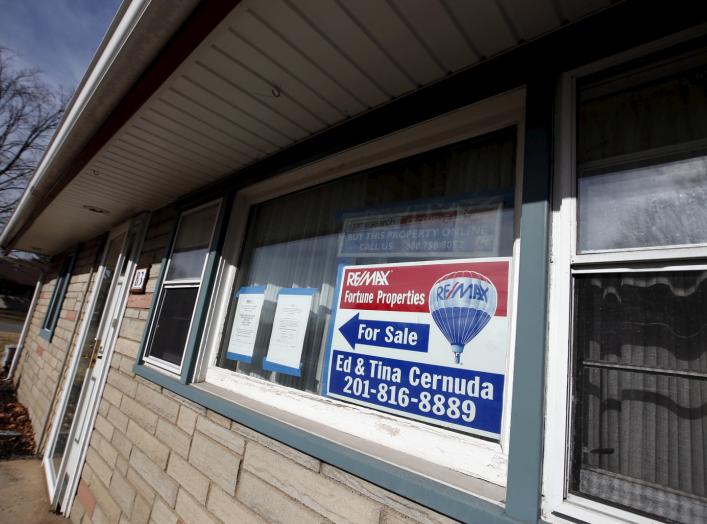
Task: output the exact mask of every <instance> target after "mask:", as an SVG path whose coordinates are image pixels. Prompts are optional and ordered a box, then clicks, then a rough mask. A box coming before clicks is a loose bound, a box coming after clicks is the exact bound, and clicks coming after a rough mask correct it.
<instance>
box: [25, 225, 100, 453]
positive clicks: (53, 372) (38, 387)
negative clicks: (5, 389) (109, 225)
mask: <svg viewBox="0 0 707 524" xmlns="http://www.w3.org/2000/svg"><path fill="white" fill-rule="evenodd" d="M102 247H103V237H101V238H97V239H94V240H92V241H89V242H86V243H84V244H82V245H81V246H79V251H78V253H77V257H76V261H75V263H74V269H73V271H72V274H71V278H70V279H69V285H68V287H67V290H66V295H65V297H64V303H63V305H62V308H61V312H60V314H59V320H58V322H57V325H56V329H55V330H54V336H53V337H52V340H51V342H49V341H48V340H46V339H45V338H42V337H41V336H40V335H39V332H40V330H41V328H42V324H43V323H44V317H45V316H46V314H47V308H48V307H49V301H50V300H51V296H52V293H53V291H54V286H55V285H56V280H57V276H58V274H57V273H58V271H59V269H60V267H61V263H62V261H63V259H64V255H65V254H64V253H62V254H60V255H57V256H55V257H54V258H53V259H52V261H51V263H50V268H49V271H48V272H47V275H45V277H44V283H43V285H42V289H41V291H40V295H39V297H38V299H37V306H36V307H35V309H34V314H33V316H32V321H31V324H30V328H29V331H28V333H27V336H26V338H25V342H24V348H23V350H22V355H21V357H20V361H19V362H18V367H17V370H16V372H15V375H14V380H15V384H16V385H17V397H18V400H19V401H20V402H21V403H23V404H24V405H25V406H26V407H27V411H28V412H29V416H30V419H31V421H32V425H33V427H34V438H35V444H36V446H37V450H38V451H41V450H42V448H43V446H44V444H45V442H44V441H45V439H46V436H47V435H48V434H49V430H50V428H51V415H52V414H53V412H54V410H55V409H56V407H57V403H58V402H57V400H58V397H59V395H60V393H61V387H62V386H63V380H64V378H65V375H66V372H67V371H68V369H67V368H68V367H69V366H68V365H67V364H68V357H69V349H70V348H71V349H72V350H73V347H74V345H75V343H76V339H77V338H78V336H79V330H80V326H81V322H82V320H83V315H84V313H85V310H86V305H87V304H88V302H89V298H90V293H91V291H92V286H93V280H94V279H93V273H92V271H93V270H94V269H95V266H96V265H97V263H98V262H99V261H98V260H97V257H98V256H100V253H101V252H102ZM89 280H90V281H89Z"/></svg>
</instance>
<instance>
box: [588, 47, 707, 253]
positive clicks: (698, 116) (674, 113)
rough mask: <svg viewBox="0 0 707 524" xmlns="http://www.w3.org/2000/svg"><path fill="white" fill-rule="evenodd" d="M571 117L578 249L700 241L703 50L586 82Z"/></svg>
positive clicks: (706, 89) (706, 124)
mask: <svg viewBox="0 0 707 524" xmlns="http://www.w3.org/2000/svg"><path fill="white" fill-rule="evenodd" d="M676 71H677V72H676ZM578 120H579V121H578V141H577V158H578V166H577V171H578V177H577V194H578V226H579V227H578V243H577V250H578V251H579V252H586V251H598V250H611V249H628V248H642V247H659V246H676V245H685V244H688V245H689V244H704V243H707V228H705V227H704V224H705V223H707V207H706V206H705V205H704V203H705V202H706V201H707V156H706V155H707V143H705V140H707V58H706V57H705V56H704V53H703V54H702V55H699V56H689V57H685V58H682V59H680V60H674V61H673V62H671V63H670V64H668V65H667V66H666V67H665V68H656V67H644V68H637V69H635V70H632V71H630V72H628V73H627V72H623V73H621V74H620V75H619V76H617V77H610V78H605V77H602V78H599V79H594V80H590V81H588V82H585V83H584V84H583V85H582V86H580V90H579V108H578Z"/></svg>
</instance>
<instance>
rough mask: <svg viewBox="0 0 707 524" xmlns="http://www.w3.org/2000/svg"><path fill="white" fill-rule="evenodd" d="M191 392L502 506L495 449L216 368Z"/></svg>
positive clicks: (502, 459) (501, 465)
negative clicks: (211, 397)
mask: <svg viewBox="0 0 707 524" xmlns="http://www.w3.org/2000/svg"><path fill="white" fill-rule="evenodd" d="M194 386H195V387H197V388H199V389H202V390H203V391H206V392H208V393H211V394H213V395H217V396H219V397H221V398H223V399H225V400H228V401H229V402H233V403H235V404H238V405H240V406H242V407H245V408H247V409H250V410H252V411H255V412H257V413H260V414H262V415H264V416H267V417H270V418H273V419H275V420H277V421H279V422H282V423H285V424H287V425H289V426H292V427H294V428H297V429H299V430H302V431H305V432H307V433H311V434H313V435H316V436H318V437H320V438H324V439H326V440H329V441H331V442H334V443H336V444H338V445H341V446H344V447H346V448H349V449H354V450H356V451H359V452H361V453H364V454H366V455H368V456H370V457H372V458H375V459H378V460H381V461H383V462H387V463H390V464H394V465H396V466H398V467H401V468H404V469H407V470H409V471H412V472H415V473H417V474H420V475H422V476H425V477H428V478H431V479H434V480H436V481H438V482H442V483H444V484H448V485H450V486H454V487H455V488H458V489H461V490H464V491H467V492H469V493H470V494H473V495H474V496H477V497H480V498H482V499H484V500H486V501H489V502H492V503H495V504H502V503H503V502H504V500H505V494H506V493H505V492H506V490H505V485H506V473H507V457H506V455H505V454H504V453H503V451H502V449H501V446H500V445H499V444H497V443H494V442H488V441H485V440H481V439H478V438H475V437H472V436H469V435H464V434H461V433H457V432H450V431H448V430H445V429H442V428H435V427H431V426H427V425H425V424H421V423H418V422H415V421H409V420H406V419H400V418H398V417H394V416H392V415H387V414H385V413H378V412H374V411H372V410H370V409H367V408H363V407H359V406H355V405H353V404H347V403H344V402H340V401H337V400H333V399H327V398H324V397H319V396H317V395H314V394H311V393H304V392H301V391H296V390H292V389H289V388H286V387H283V386H280V385H277V384H273V383H270V382H267V381H264V380H260V379H256V378H252V377H246V376H240V375H237V374H236V373H232V372H230V371H226V370H221V369H217V368H211V369H210V370H209V371H208V373H207V382H203V383H199V384H194ZM236 391H237V392H236ZM322 421H326V423H323V422H322Z"/></svg>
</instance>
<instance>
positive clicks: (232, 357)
mask: <svg viewBox="0 0 707 524" xmlns="http://www.w3.org/2000/svg"><path fill="white" fill-rule="evenodd" d="M226 360H239V361H241V362H245V363H246V364H250V363H251V362H252V361H253V357H251V356H250V355H241V354H240V353H230V352H229V353H226Z"/></svg>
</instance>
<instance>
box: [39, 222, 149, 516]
mask: <svg viewBox="0 0 707 524" xmlns="http://www.w3.org/2000/svg"><path fill="white" fill-rule="evenodd" d="M149 217H150V215H149V213H142V214H140V215H138V216H137V217H134V218H132V219H130V220H127V221H125V222H123V223H122V224H120V225H119V226H117V227H115V228H113V229H112V230H111V231H110V232H109V234H108V239H107V240H106V243H105V246H104V247H103V254H102V255H101V263H100V265H99V267H98V270H97V271H96V272H95V275H94V277H93V279H92V281H90V282H89V285H93V286H94V287H93V290H92V291H91V297H90V299H89V305H88V307H87V308H85V310H84V311H85V313H84V318H83V321H82V323H81V328H80V330H79V336H78V338H77V339H76V342H75V343H74V344H73V348H74V352H73V354H72V356H71V362H70V364H69V368H68V369H69V371H68V373H67V374H66V378H65V380H64V383H63V385H62V389H61V394H60V397H59V402H58V403H57V409H55V410H54V411H53V412H52V415H51V416H52V419H53V420H52V427H51V432H50V435H49V438H48V439H47V445H46V447H45V449H44V454H43V458H42V465H43V467H44V473H45V476H46V480H47V490H48V493H49V501H50V504H51V508H52V510H56V509H57V508H60V509H61V513H62V514H64V515H68V514H69V512H70V511H71V506H72V504H73V498H74V497H73V494H74V493H75V492H76V489H77V488H78V483H79V480H80V476H81V471H82V469H83V463H84V460H85V457H86V453H87V451H88V444H89V442H90V440H91V439H90V437H91V434H92V431H88V432H87V433H86V438H85V439H83V441H82V442H80V443H79V444H77V445H78V446H80V449H79V457H78V461H77V463H76V464H77V465H76V471H75V472H74V474H73V475H70V476H69V479H68V482H67V484H66V486H64V487H63V489H62V480H61V479H62V478H63V477H64V476H65V475H66V473H67V466H68V465H67V458H68V456H69V454H68V453H67V451H68V450H69V449H70V447H69V445H67V447H66V449H65V450H64V454H63V456H62V459H61V463H60V466H59V468H58V470H57V471H55V470H54V464H53V461H52V452H53V450H54V447H55V445H56V440H57V437H58V432H59V425H60V424H61V418H59V416H60V415H61V417H63V415H64V412H65V410H66V407H67V403H68V399H69V392H70V389H71V384H72V383H73V379H74V376H75V374H76V370H77V366H78V363H79V359H80V358H81V353H82V351H81V349H82V348H83V346H84V344H85V342H86V337H87V335H88V326H89V322H90V320H91V317H92V316H93V313H94V309H95V307H96V304H97V301H98V285H96V284H97V283H98V282H100V281H101V278H102V277H103V275H104V273H105V270H106V267H105V264H106V256H107V253H108V247H109V242H110V240H111V239H112V238H114V237H115V236H117V235H120V234H122V233H125V235H126V236H125V240H124V242H125V243H127V242H128V239H129V238H130V233H131V232H132V231H134V232H135V234H136V236H135V242H134V243H133V246H132V248H131V249H129V252H127V253H126V249H127V247H128V246H127V245H126V244H125V243H124V244H123V246H122V247H121V252H120V255H119V257H118V260H117V264H116V267H117V268H120V267H122V264H123V263H124V261H125V260H126V258H127V266H126V270H125V274H126V285H125V287H124V289H123V290H122V292H121V295H122V296H120V297H116V299H117V300H118V306H117V315H116V318H117V319H118V322H117V324H116V326H115V333H116V336H115V337H113V340H112V341H111V343H110V344H109V345H108V346H106V347H104V348H103V357H102V359H103V361H104V365H103V368H102V370H101V373H100V375H99V376H98V377H96V387H95V388H94V393H93V398H90V399H84V398H83V397H84V394H85V392H84V390H83V386H82V391H81V394H80V396H79V400H78V402H77V414H78V407H80V408H81V410H83V411H84V417H85V420H86V422H85V423H86V424H87V425H88V426H89V427H90V428H92V427H93V424H94V423H95V419H96V414H97V412H98V405H99V403H100V399H101V397H102V394H103V389H104V386H105V382H106V378H107V376H108V370H109V369H110V364H111V360H112V357H113V350H114V348H115V341H116V340H117V338H118V336H117V335H118V334H119V333H120V329H121V325H122V322H123V317H124V314H123V313H124V310H125V306H126V305H127V300H128V296H129V289H130V285H129V283H130V281H131V280H132V277H133V274H134V272H135V268H136V266H137V258H138V256H139V254H140V252H141V250H142V244H143V241H144V238H145V233H146V231H147V225H148V223H149ZM119 277H120V271H116V272H115V275H114V276H113V279H112V280H111V284H110V289H109V295H108V299H107V301H106V304H105V306H104V307H105V308H108V307H109V305H110V301H111V300H112V299H113V298H114V297H111V293H112V292H113V291H114V289H115V286H116V284H117V282H118V278H119ZM105 313H106V309H104V311H103V312H102V313H101V315H102V316H103V315H104V314H105ZM79 314H81V312H79ZM101 324H103V318H101ZM87 378H88V375H87ZM84 384H85V382H84ZM81 418H82V417H79V416H74V420H73V421H72V424H71V429H70V431H69V440H71V438H72V436H73V434H74V432H75V431H76V424H75V421H76V420H79V419H81Z"/></svg>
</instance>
